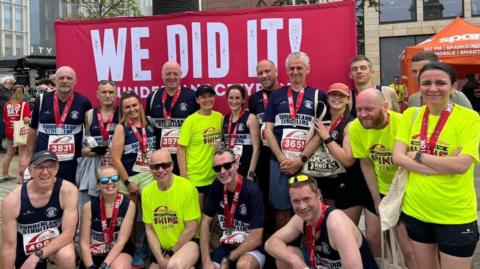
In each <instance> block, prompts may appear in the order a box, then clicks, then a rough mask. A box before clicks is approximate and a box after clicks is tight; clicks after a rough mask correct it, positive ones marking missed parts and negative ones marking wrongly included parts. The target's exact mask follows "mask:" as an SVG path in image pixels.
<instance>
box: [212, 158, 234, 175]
mask: <svg viewBox="0 0 480 269" xmlns="http://www.w3.org/2000/svg"><path fill="white" fill-rule="evenodd" d="M235 161H236V160H233V161H231V162H229V163H224V164H219V165H214V166H213V171H215V172H216V173H218V172H220V171H222V167H223V168H224V169H225V170H230V169H231V168H232V165H233V164H234V163H235Z"/></svg>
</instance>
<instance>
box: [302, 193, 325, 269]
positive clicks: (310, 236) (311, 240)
mask: <svg viewBox="0 0 480 269" xmlns="http://www.w3.org/2000/svg"><path fill="white" fill-rule="evenodd" d="M320 203H322V202H320ZM325 211H327V205H326V204H324V203H322V215H320V218H319V219H318V221H317V224H316V225H315V230H313V227H312V226H310V225H308V224H307V225H306V229H307V238H306V240H307V248H308V257H309V261H310V268H317V267H316V262H315V260H316V259H315V231H320V226H321V225H322V221H323V218H324V217H325Z"/></svg>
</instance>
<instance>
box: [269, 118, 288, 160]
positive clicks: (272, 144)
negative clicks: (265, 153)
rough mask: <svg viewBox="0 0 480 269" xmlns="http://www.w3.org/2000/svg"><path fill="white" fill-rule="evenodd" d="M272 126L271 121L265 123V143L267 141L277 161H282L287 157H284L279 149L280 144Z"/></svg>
mask: <svg viewBox="0 0 480 269" xmlns="http://www.w3.org/2000/svg"><path fill="white" fill-rule="evenodd" d="M273 127H274V125H273V122H266V123H265V138H266V139H267V143H268V146H269V147H270V150H271V151H272V153H273V154H274V155H275V157H276V158H277V160H278V162H279V163H282V162H283V161H285V160H286V159H287V157H285V155H284V154H283V152H282V150H281V149H280V146H279V145H278V141H277V138H276V137H275V134H274V133H273Z"/></svg>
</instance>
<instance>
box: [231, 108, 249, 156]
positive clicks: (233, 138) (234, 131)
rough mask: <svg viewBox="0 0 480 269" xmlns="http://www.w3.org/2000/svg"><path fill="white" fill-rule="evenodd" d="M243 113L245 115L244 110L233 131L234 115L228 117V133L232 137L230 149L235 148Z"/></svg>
mask: <svg viewBox="0 0 480 269" xmlns="http://www.w3.org/2000/svg"><path fill="white" fill-rule="evenodd" d="M243 113H245V111H244V110H242V111H241V112H240V116H239V117H238V120H237V125H235V128H233V131H232V125H233V113H231V114H230V117H228V129H227V133H228V134H229V135H230V140H229V141H228V147H229V148H233V146H234V142H235V139H237V130H238V124H239V123H240V119H241V118H242V116H243Z"/></svg>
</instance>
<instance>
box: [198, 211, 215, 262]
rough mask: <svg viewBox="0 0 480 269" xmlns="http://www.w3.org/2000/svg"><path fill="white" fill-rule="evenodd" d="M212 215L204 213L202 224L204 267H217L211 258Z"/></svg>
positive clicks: (201, 243)
mask: <svg viewBox="0 0 480 269" xmlns="http://www.w3.org/2000/svg"><path fill="white" fill-rule="evenodd" d="M211 222H212V217H210V216H207V215H205V214H202V221H201V224H200V250H201V255H202V264H203V268H215V267H214V265H213V262H212V259H211V258H210V223H211Z"/></svg>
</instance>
